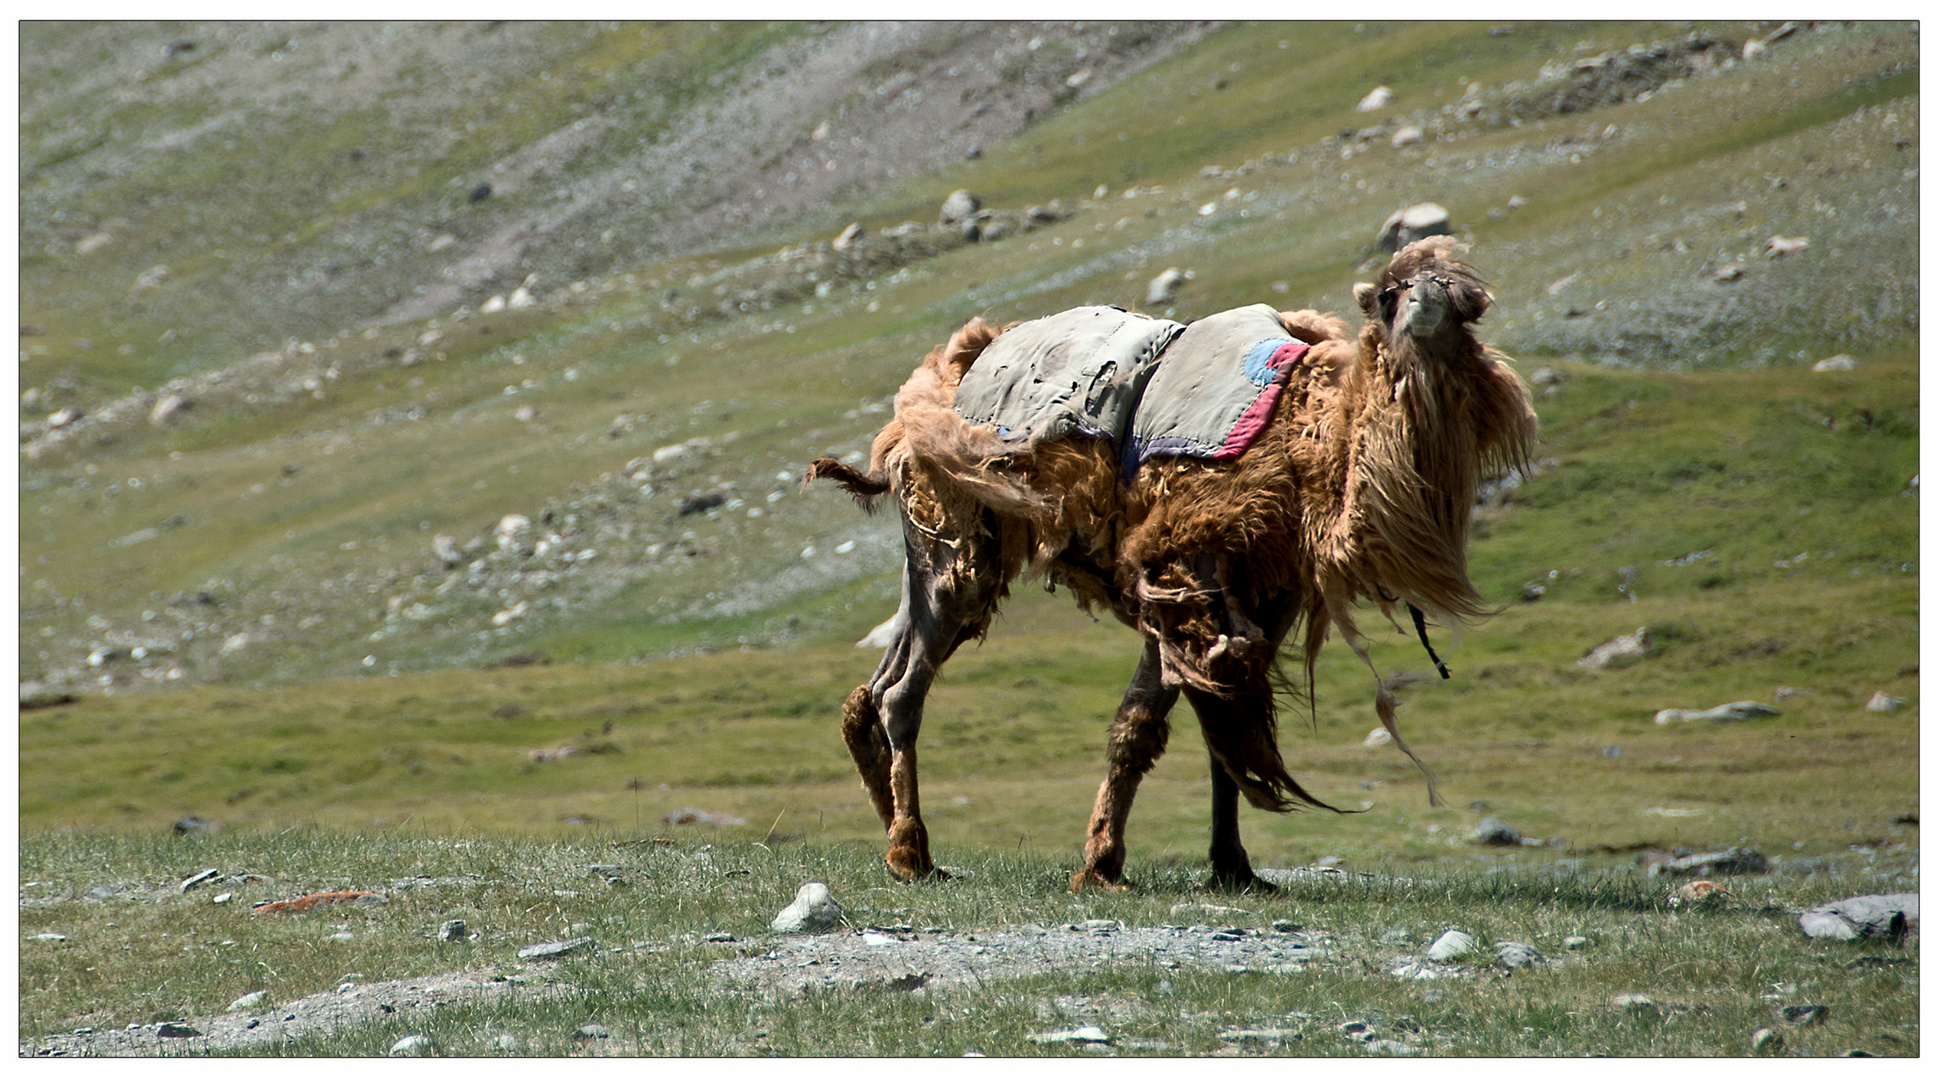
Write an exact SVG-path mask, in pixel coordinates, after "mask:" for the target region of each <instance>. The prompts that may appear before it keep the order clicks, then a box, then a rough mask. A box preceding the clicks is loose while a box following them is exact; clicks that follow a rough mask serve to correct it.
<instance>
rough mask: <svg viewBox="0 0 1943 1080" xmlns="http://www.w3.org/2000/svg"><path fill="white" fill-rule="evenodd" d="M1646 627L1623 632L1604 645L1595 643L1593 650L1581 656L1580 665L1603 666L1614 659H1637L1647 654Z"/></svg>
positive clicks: (1588, 666)
mask: <svg viewBox="0 0 1943 1080" xmlns="http://www.w3.org/2000/svg"><path fill="white" fill-rule="evenodd" d="M1646 644H1647V642H1646V628H1645V627H1644V626H1642V627H1640V628H1639V629H1637V630H1635V631H1633V632H1632V633H1630V634H1623V635H1621V636H1619V637H1616V638H1613V639H1612V640H1611V641H1608V642H1606V643H1604V644H1602V645H1595V646H1593V647H1592V651H1590V652H1588V653H1586V654H1585V655H1584V656H1582V657H1580V658H1579V666H1580V667H1584V668H1602V667H1605V666H1606V665H1607V664H1610V663H1612V662H1613V661H1614V660H1624V659H1635V658H1638V657H1642V656H1645V655H1646Z"/></svg>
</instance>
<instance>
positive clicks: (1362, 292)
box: [1349, 281, 1376, 315]
mask: <svg viewBox="0 0 1943 1080" xmlns="http://www.w3.org/2000/svg"><path fill="white" fill-rule="evenodd" d="M1349 295H1351V296H1353V297H1355V298H1356V306H1357V307H1359V308H1362V309H1363V313H1364V314H1366V315H1374V314H1375V313H1376V312H1375V309H1374V307H1373V305H1374V304H1375V303H1376V286H1374V285H1372V284H1370V283H1369V282H1367V281H1359V282H1357V283H1356V287H1355V288H1354V289H1351V290H1350V291H1349Z"/></svg>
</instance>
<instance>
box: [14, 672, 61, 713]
mask: <svg viewBox="0 0 1943 1080" xmlns="http://www.w3.org/2000/svg"><path fill="white" fill-rule="evenodd" d="M73 700H74V694H73V693H71V692H69V691H67V690H62V689H57V688H55V687H52V686H49V685H47V684H46V683H43V682H39V681H37V680H34V679H29V680H28V681H26V682H24V683H21V684H20V707H21V709H22V710H23V711H24V710H27V709H47V708H52V707H53V706H55V705H66V704H68V703H70V702H72V701H73Z"/></svg>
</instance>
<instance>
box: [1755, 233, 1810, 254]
mask: <svg viewBox="0 0 1943 1080" xmlns="http://www.w3.org/2000/svg"><path fill="white" fill-rule="evenodd" d="M1807 250H1808V238H1807V237H1805V236H1770V237H1768V242H1767V245H1766V246H1765V247H1763V248H1762V249H1761V254H1762V256H1764V257H1766V258H1769V259H1780V258H1785V257H1787V256H1789V255H1794V254H1797V253H1799V252H1803V251H1807Z"/></svg>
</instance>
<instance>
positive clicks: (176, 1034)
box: [155, 1023, 202, 1039]
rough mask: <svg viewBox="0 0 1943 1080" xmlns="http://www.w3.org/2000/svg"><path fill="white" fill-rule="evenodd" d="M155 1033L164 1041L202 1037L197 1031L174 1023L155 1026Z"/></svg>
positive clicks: (185, 1025)
mask: <svg viewBox="0 0 1943 1080" xmlns="http://www.w3.org/2000/svg"><path fill="white" fill-rule="evenodd" d="M155 1033H156V1034H157V1035H159V1036H161V1037H162V1038H164V1039H195V1038H200V1037H201V1036H202V1032H200V1031H197V1030H196V1029H195V1028H192V1027H190V1026H189V1025H187V1024H174V1023H165V1024H161V1025H159V1026H157V1027H156V1029H155Z"/></svg>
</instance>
